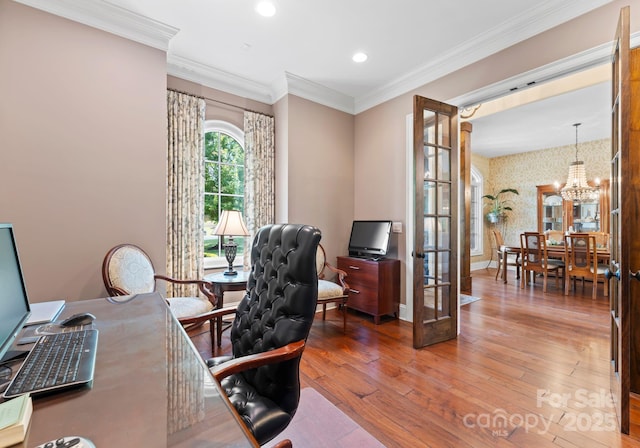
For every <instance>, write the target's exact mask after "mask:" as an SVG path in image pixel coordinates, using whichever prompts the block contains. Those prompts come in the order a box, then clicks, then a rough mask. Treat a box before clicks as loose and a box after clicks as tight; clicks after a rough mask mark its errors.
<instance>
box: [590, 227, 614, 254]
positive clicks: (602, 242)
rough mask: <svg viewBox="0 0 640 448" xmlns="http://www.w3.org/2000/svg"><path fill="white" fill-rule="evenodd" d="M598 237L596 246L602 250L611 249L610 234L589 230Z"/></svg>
mask: <svg viewBox="0 0 640 448" xmlns="http://www.w3.org/2000/svg"><path fill="white" fill-rule="evenodd" d="M589 235H592V236H594V237H595V239H596V247H597V248H598V249H599V250H600V251H602V250H609V234H608V233H607V232H589Z"/></svg>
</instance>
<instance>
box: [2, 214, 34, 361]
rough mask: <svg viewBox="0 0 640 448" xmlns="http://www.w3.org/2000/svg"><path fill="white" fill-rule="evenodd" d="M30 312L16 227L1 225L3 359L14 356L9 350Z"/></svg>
mask: <svg viewBox="0 0 640 448" xmlns="http://www.w3.org/2000/svg"><path fill="white" fill-rule="evenodd" d="M30 313H31V309H30V307H29V300H28V299H27V290H26V288H25V286H24V280H23V277H22V269H21V268H20V260H19V258H18V248H17V247H16V240H15V237H14V235H13V226H12V225H11V224H3V223H0V359H1V358H3V357H4V358H5V359H6V358H11V357H13V356H14V354H13V352H9V353H8V350H9V348H11V346H12V344H13V341H14V340H15V338H16V336H17V335H18V332H20V330H22V327H23V326H24V323H25V322H26V321H27V319H28V317H29V314H30Z"/></svg>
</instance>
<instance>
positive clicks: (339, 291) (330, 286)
mask: <svg viewBox="0 0 640 448" xmlns="http://www.w3.org/2000/svg"><path fill="white" fill-rule="evenodd" d="M325 270H327V271H329V272H330V273H332V274H335V276H336V281H337V283H336V282H333V281H330V280H326V279H325ZM316 272H317V273H318V305H322V320H325V318H326V315H327V304H329V303H335V304H336V305H337V306H341V307H342V329H343V331H347V299H348V298H349V295H348V293H347V291H348V288H349V285H347V282H346V280H345V279H346V277H347V273H346V272H345V271H343V270H342V269H338V268H336V267H334V266H332V265H330V264H329V263H328V262H327V255H326V253H325V251H324V247H322V244H319V245H318V251H317V252H316Z"/></svg>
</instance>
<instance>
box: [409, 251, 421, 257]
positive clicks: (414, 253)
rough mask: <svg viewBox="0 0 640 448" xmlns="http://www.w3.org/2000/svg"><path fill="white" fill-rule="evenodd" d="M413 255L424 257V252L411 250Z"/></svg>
mask: <svg viewBox="0 0 640 448" xmlns="http://www.w3.org/2000/svg"><path fill="white" fill-rule="evenodd" d="M411 255H412V256H414V257H417V258H424V254H423V253H422V252H411Z"/></svg>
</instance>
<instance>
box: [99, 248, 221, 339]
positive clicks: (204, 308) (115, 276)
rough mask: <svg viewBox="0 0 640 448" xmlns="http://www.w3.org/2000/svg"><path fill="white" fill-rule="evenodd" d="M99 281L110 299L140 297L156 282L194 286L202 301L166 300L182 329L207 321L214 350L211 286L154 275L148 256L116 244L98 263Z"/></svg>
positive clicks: (137, 249)
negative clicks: (100, 277)
mask: <svg viewBox="0 0 640 448" xmlns="http://www.w3.org/2000/svg"><path fill="white" fill-rule="evenodd" d="M102 279H103V281H104V286H105V287H106V288H107V293H108V294H110V295H112V296H123V295H130V294H143V293H148V292H153V291H155V290H156V282H157V280H163V281H166V282H170V283H176V284H183V285H197V286H198V289H199V291H200V292H201V293H202V295H203V297H169V298H168V299H167V303H168V304H169V308H170V309H171V312H172V313H173V314H174V316H176V318H177V319H178V321H179V322H180V323H181V324H182V325H183V326H184V327H186V328H189V327H191V326H194V325H201V324H203V323H204V322H206V321H209V326H210V333H211V347H212V348H213V347H214V346H215V320H214V319H213V314H212V309H213V304H214V303H215V302H216V298H215V296H214V294H213V291H212V290H211V285H210V284H209V283H208V282H205V281H203V280H178V279H174V278H171V277H167V276H166V275H160V274H156V273H155V270H154V268H153V264H152V263H151V259H150V258H149V256H148V255H147V254H146V253H145V252H144V251H143V250H142V249H140V248H139V247H138V246H135V245H133V244H120V245H118V246H116V247H114V248H112V249H111V250H109V252H107V255H106V256H105V257H104V260H103V262H102Z"/></svg>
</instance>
